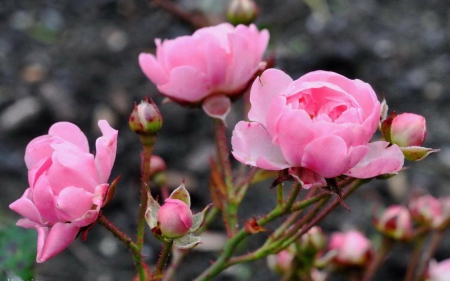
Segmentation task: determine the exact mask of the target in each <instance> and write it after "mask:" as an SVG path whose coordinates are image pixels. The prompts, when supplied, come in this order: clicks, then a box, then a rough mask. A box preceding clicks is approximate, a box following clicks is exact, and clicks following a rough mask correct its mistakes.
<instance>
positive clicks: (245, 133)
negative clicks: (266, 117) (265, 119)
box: [231, 121, 290, 170]
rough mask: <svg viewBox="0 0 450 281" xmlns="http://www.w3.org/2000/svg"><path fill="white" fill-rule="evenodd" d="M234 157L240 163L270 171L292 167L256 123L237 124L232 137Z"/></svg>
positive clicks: (242, 122)
mask: <svg viewBox="0 0 450 281" xmlns="http://www.w3.org/2000/svg"><path fill="white" fill-rule="evenodd" d="M231 145H232V147H233V152H232V153H233V156H234V157H235V158H236V159H237V160H238V161H240V162H242V163H244V164H247V165H252V166H256V167H259V168H263V169H268V170H282V169H285V168H288V167H290V165H289V164H288V163H287V162H286V160H285V159H284V157H283V154H282V153H281V150H280V148H279V147H278V146H276V145H274V144H273V143H272V141H271V138H270V136H269V134H268V133H267V131H266V130H265V129H264V128H263V127H262V126H261V124H259V123H256V122H244V121H241V122H239V123H238V124H236V127H235V128H234V131H233V136H232V137H231Z"/></svg>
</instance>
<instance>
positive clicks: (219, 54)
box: [139, 23, 269, 104]
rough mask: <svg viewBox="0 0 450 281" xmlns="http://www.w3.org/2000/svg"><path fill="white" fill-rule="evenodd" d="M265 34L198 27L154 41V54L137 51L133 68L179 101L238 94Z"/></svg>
mask: <svg viewBox="0 0 450 281" xmlns="http://www.w3.org/2000/svg"><path fill="white" fill-rule="evenodd" d="M268 41H269V32H268V31H267V30H263V31H261V32H259V31H258V29H257V28H256V26H255V25H253V24H252V25H250V26H244V25H238V26H237V27H233V26H232V25H231V24H229V23H222V24H219V25H217V26H212V27H206V28H201V29H199V30H197V31H196V32H194V34H193V35H192V36H181V37H178V38H176V39H173V40H165V41H161V40H160V39H156V40H155V42H156V56H154V55H152V54H146V53H141V54H140V55H139V65H140V66H141V69H142V71H143V72H144V74H145V75H146V76H147V77H148V78H149V79H150V80H151V81H152V82H153V83H155V84H156V85H157V87H158V90H159V91H161V92H162V93H163V94H164V95H166V96H167V97H169V98H170V99H172V100H174V101H177V102H180V103H188V104H192V103H195V104H196V103H200V102H202V101H203V100H204V99H205V98H206V97H208V96H211V95H218V94H220V95H226V96H230V95H235V94H239V93H240V92H242V91H243V90H244V89H245V88H246V86H247V84H248V83H249V81H250V79H252V77H253V76H254V75H255V73H256V72H257V71H258V70H260V68H261V60H262V56H263V54H264V51H265V50H266V47H267V44H268Z"/></svg>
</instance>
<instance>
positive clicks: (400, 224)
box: [375, 205, 412, 240]
mask: <svg viewBox="0 0 450 281" xmlns="http://www.w3.org/2000/svg"><path fill="white" fill-rule="evenodd" d="M375 228H376V229H377V230H378V231H380V232H381V233H382V234H384V235H386V236H388V237H390V238H393V239H396V240H408V239H409V238H410V237H411V235H412V220H411V215H410V214H409V210H408V209H407V208H406V207H404V206H400V205H393V206H390V207H389V208H387V209H386V210H384V212H383V213H382V214H381V216H380V217H378V218H376V219H375Z"/></svg>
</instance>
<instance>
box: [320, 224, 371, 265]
mask: <svg viewBox="0 0 450 281" xmlns="http://www.w3.org/2000/svg"><path fill="white" fill-rule="evenodd" d="M328 248H329V250H330V251H334V252H335V254H336V256H335V258H334V261H335V262H336V263H338V264H340V265H345V266H353V265H358V266H362V265H365V264H367V263H368V261H369V260H370V259H371V257H372V245H371V243H370V240H369V239H367V238H366V237H365V236H364V235H363V234H362V233H361V232H359V231H356V230H351V231H348V232H345V233H343V232H336V233H333V234H332V235H331V237H330V243H329V245H328Z"/></svg>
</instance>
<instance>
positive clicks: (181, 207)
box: [157, 198, 192, 238]
mask: <svg viewBox="0 0 450 281" xmlns="http://www.w3.org/2000/svg"><path fill="white" fill-rule="evenodd" d="M157 220H158V225H159V227H160V229H161V233H162V235H163V236H165V237H167V238H177V237H180V236H183V235H184V234H186V233H188V231H189V229H190V228H191V226H192V212H191V209H189V206H188V205H186V203H184V202H183V201H181V200H178V199H170V198H168V199H166V201H165V203H164V205H162V206H161V208H160V209H159V211H158V214H157Z"/></svg>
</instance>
